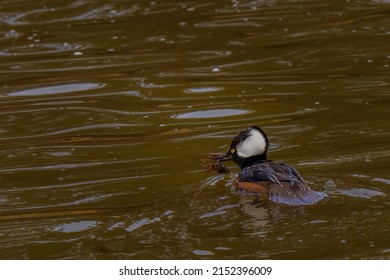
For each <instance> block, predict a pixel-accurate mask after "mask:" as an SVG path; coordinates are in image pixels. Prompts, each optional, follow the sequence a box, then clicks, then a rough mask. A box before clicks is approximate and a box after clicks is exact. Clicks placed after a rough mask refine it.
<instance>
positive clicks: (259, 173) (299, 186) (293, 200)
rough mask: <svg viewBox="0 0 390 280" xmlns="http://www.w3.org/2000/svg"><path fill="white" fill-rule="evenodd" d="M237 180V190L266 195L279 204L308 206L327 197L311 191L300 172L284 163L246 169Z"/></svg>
mask: <svg viewBox="0 0 390 280" xmlns="http://www.w3.org/2000/svg"><path fill="white" fill-rule="evenodd" d="M237 180H238V182H237V184H236V187H237V188H240V189H244V190H247V191H253V192H261V193H266V194H267V195H268V197H269V199H270V200H272V201H274V202H277V203H283V204H288V205H308V204H314V203H316V202H318V201H319V200H321V199H323V198H324V197H325V194H324V193H322V192H317V191H314V190H312V189H310V188H309V187H308V186H307V185H306V183H305V182H304V180H303V179H302V177H301V175H300V174H299V173H298V171H296V170H295V169H294V168H292V167H291V166H289V165H287V164H285V163H283V162H276V161H270V160H266V161H261V162H258V163H255V164H252V165H250V166H247V167H244V168H243V169H242V170H241V171H240V173H239V174H238V177H237Z"/></svg>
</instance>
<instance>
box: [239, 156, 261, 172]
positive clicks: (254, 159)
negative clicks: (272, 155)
mask: <svg viewBox="0 0 390 280" xmlns="http://www.w3.org/2000/svg"><path fill="white" fill-rule="evenodd" d="M264 160H267V154H266V153H264V154H261V155H259V156H253V157H249V158H243V159H240V161H239V162H237V164H238V165H239V166H240V168H241V169H244V168H245V167H247V166H250V165H252V164H254V163H256V162H259V161H264Z"/></svg>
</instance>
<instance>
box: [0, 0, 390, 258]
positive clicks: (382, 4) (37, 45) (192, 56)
mask: <svg viewBox="0 0 390 280" xmlns="http://www.w3.org/2000/svg"><path fill="white" fill-rule="evenodd" d="M389 71H390V3H389V1H386V0H382V1H381V0H371V1H369V0H350V1H276V0H273V1H272V0H269V1H267V0H264V1H245V0H233V1H222V0H216V1H212V2H210V1H182V2H180V1H170V2H167V1H119V0H118V1H114V0H112V1H102V0H101V1H89V0H75V1H54V0H42V1H22V0H19V1H16V0H12V1H11V0H5V1H1V2H0V153H1V157H0V178H1V184H0V258H1V259H95V258H96V259H260V258H265V259H348V258H352V259H360V258H364V259H366V258H368V259H378V258H384V259H389V258H390V237H389V236H390V202H389V197H390V176H389V162H390V161H389V160H390V141H389V139H390V123H389V116H390V72H389ZM254 124H255V125H259V126H261V127H262V128H263V129H264V130H265V131H266V132H267V133H268V135H269V138H270V141H271V150H270V152H269V157H270V158H272V159H277V160H283V161H285V162H287V163H289V164H291V165H292V166H294V167H296V168H297V169H298V170H299V171H300V173H301V174H302V175H303V177H304V178H305V179H306V180H307V181H308V182H309V183H310V186H311V187H312V188H313V189H316V190H320V191H324V192H326V193H327V195H328V198H327V199H326V200H324V201H322V202H321V203H319V204H317V205H313V206H305V207H291V206H284V205H277V204H275V203H270V202H264V201H261V202H256V201H255V200H254V198H253V197H250V196H242V195H240V194H238V193H236V192H235V191H234V190H232V188H231V183H232V180H233V178H234V174H233V175H231V176H227V177H224V176H223V175H218V174H215V173H210V172H209V173H207V172H205V170H204V168H203V167H202V166H201V165H200V164H199V158H203V157H205V155H206V154H207V153H210V152H222V151H225V150H226V149H227V148H228V145H229V143H230V140H231V138H232V137H233V136H234V135H235V134H236V133H238V132H239V131H241V130H242V129H244V128H246V127H248V126H250V125H254ZM229 166H230V167H231V168H233V171H234V172H235V173H237V171H238V168H236V167H234V166H233V165H229Z"/></svg>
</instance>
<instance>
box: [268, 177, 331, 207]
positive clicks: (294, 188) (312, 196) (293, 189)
mask: <svg viewBox="0 0 390 280" xmlns="http://www.w3.org/2000/svg"><path fill="white" fill-rule="evenodd" d="M281 184H282V186H280V185H279V184H272V185H270V186H269V193H268V197H269V199H270V200H271V201H274V202H277V203H283V204H287V205H310V204H315V203H317V202H318V201H320V200H322V199H324V198H325V197H326V194H325V193H323V192H319V191H315V190H312V189H310V188H309V187H308V186H306V185H305V184H304V183H302V182H295V183H294V184H293V185H292V184H291V183H290V182H281Z"/></svg>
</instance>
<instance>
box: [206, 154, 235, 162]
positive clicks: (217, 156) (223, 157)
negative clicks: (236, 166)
mask: <svg viewBox="0 0 390 280" xmlns="http://www.w3.org/2000/svg"><path fill="white" fill-rule="evenodd" d="M209 158H211V159H212V160H213V161H217V162H220V161H228V160H231V158H230V156H229V154H223V153H211V154H210V155H209Z"/></svg>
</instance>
